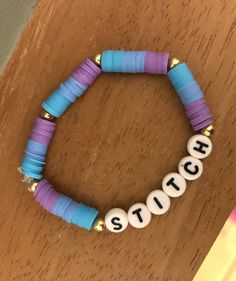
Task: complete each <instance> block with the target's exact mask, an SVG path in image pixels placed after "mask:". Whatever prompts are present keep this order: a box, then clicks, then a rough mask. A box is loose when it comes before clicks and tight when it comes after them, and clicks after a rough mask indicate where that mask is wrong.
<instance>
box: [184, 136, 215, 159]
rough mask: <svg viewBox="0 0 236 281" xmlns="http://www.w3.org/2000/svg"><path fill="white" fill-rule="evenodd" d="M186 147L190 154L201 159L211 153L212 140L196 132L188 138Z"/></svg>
mask: <svg viewBox="0 0 236 281" xmlns="http://www.w3.org/2000/svg"><path fill="white" fill-rule="evenodd" d="M187 149H188V153H189V154H190V155H191V156H193V157H195V158H198V159H203V158H206V157H207V156H208V155H209V154H210V153H211V151H212V142H211V140H210V139H209V138H208V137H206V136H204V135H201V134H197V135H194V136H192V137H191V138H190V139H189V140H188V144H187Z"/></svg>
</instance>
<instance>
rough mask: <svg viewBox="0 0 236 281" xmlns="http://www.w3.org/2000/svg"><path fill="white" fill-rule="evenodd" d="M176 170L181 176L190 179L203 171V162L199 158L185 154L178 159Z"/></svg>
mask: <svg viewBox="0 0 236 281" xmlns="http://www.w3.org/2000/svg"><path fill="white" fill-rule="evenodd" d="M178 170H179V173H180V175H181V176H182V177H184V178H185V179H186V180H190V181H192V180H196V179H197V178H199V177H200V176H201V174H202V172H203V164H202V162H201V161H200V160H199V159H197V158H195V157H193V156H186V157H184V158H183V159H181V160H180V162H179V165H178Z"/></svg>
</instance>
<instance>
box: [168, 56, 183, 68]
mask: <svg viewBox="0 0 236 281" xmlns="http://www.w3.org/2000/svg"><path fill="white" fill-rule="evenodd" d="M178 64H180V60H179V59H177V58H171V59H170V60H169V62H168V70H169V71H170V70H171V69H172V68H174V67H176V66H177V65H178Z"/></svg>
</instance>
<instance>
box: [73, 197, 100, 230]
mask: <svg viewBox="0 0 236 281" xmlns="http://www.w3.org/2000/svg"><path fill="white" fill-rule="evenodd" d="M73 204H75V209H74V214H73V216H72V220H71V222H72V223H73V224H75V225H78V226H80V227H83V228H86V229H88V230H90V229H91V228H92V226H93V224H94V222H95V220H96V218H97V217H98V214H99V212H98V210H97V209H95V208H91V207H88V206H86V205H84V204H82V203H76V202H73Z"/></svg>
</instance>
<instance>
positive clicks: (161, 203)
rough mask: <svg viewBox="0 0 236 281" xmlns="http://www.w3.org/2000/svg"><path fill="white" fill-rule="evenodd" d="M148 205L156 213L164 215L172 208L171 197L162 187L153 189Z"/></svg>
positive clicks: (149, 195)
mask: <svg viewBox="0 0 236 281" xmlns="http://www.w3.org/2000/svg"><path fill="white" fill-rule="evenodd" d="M146 204H147V207H148V209H149V211H150V212H151V213H153V214H154V215H162V214H164V213H166V212H167V211H168V210H169V208H170V198H169V196H167V195H166V194H165V192H164V191H162V190H160V189H156V190H153V191H152V192H151V193H149V194H148V197H147V200H146Z"/></svg>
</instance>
